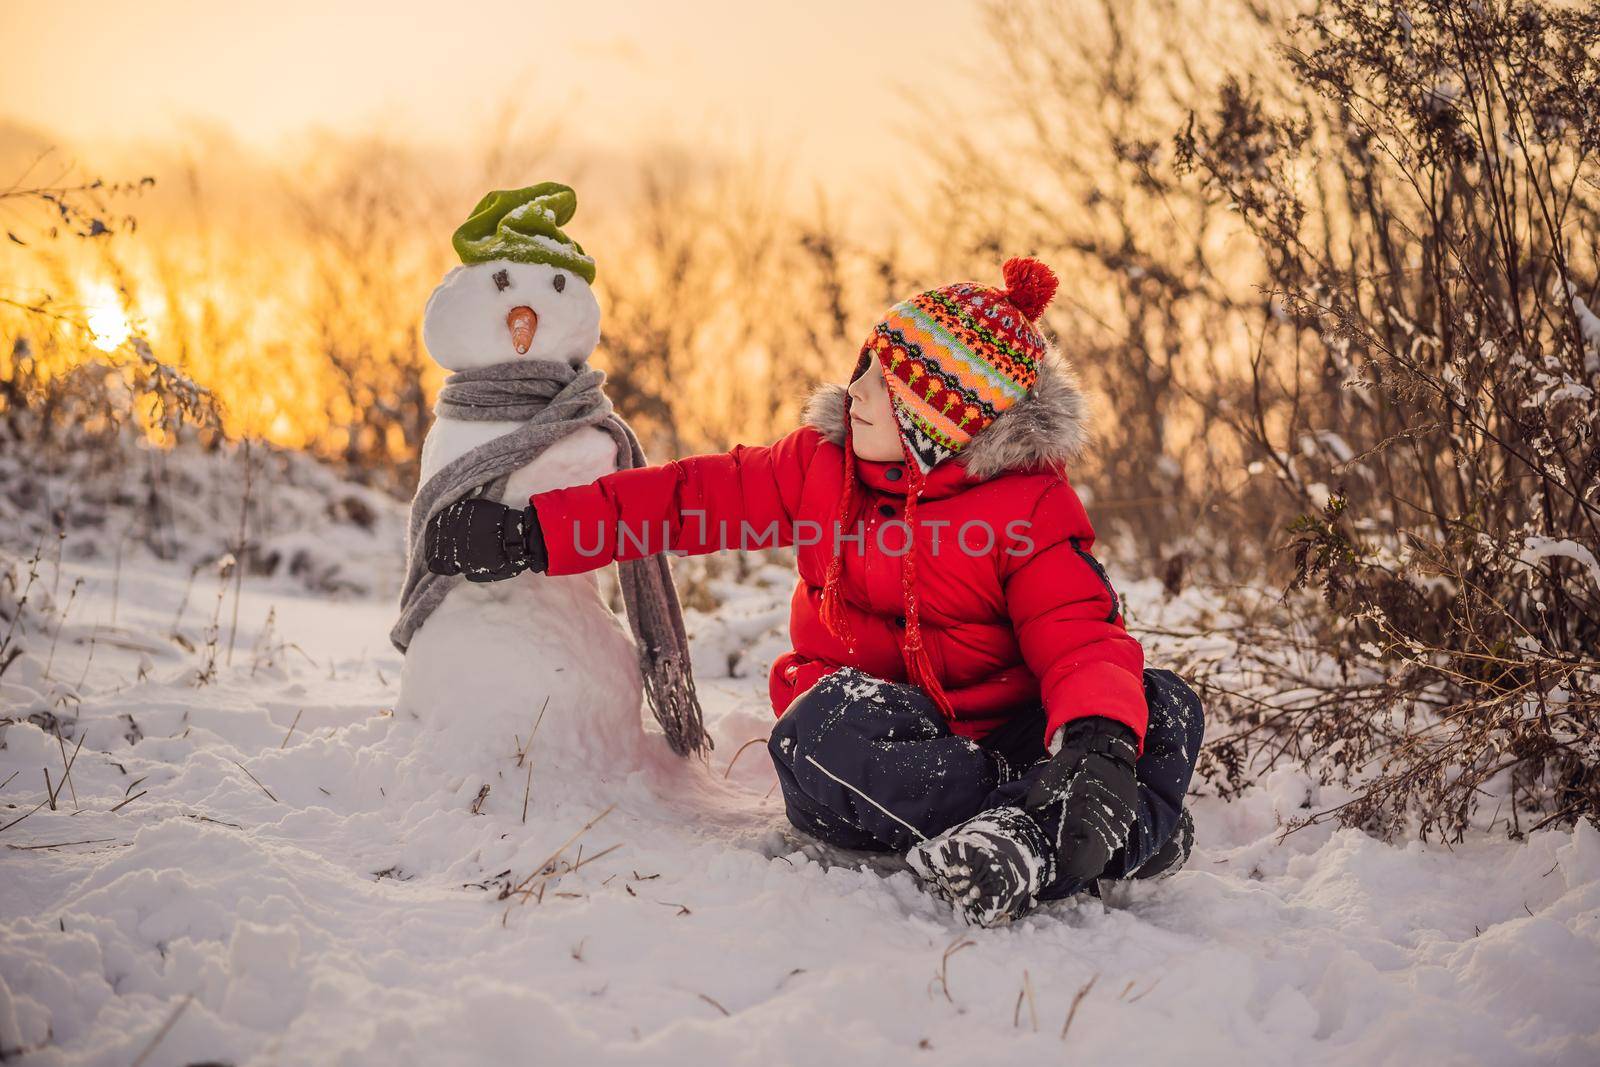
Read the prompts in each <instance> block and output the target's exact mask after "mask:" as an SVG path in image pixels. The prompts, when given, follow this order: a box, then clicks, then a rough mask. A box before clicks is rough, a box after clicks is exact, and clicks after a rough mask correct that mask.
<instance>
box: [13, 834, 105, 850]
mask: <svg viewBox="0 0 1600 1067" xmlns="http://www.w3.org/2000/svg"><path fill="white" fill-rule="evenodd" d="M115 840H116V838H114V837H91V838H87V839H85V840H83V841H52V842H50V843H49V844H45V845H7V846H6V848H9V849H11V850H12V851H13V852H37V851H38V850H40V849H44V848H66V847H67V846H68V845H103V844H105V843H106V842H108V841H115Z"/></svg>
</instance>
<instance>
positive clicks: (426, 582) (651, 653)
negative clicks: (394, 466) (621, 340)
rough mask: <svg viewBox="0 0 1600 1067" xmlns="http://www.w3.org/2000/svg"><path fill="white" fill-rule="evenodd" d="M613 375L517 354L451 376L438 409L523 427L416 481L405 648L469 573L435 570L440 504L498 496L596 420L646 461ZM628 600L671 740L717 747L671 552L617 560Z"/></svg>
mask: <svg viewBox="0 0 1600 1067" xmlns="http://www.w3.org/2000/svg"><path fill="white" fill-rule="evenodd" d="M604 381H605V375H604V374H602V373H601V372H599V371H597V370H593V369H592V368H590V367H587V366H585V367H581V368H575V367H571V366H569V365H567V364H565V363H553V362H549V361H546V360H515V361H512V362H509V363H495V364H492V365H491V366H487V367H478V368H474V369H472V370H465V371H457V372H456V373H454V374H452V375H450V377H448V378H446V379H445V383H444V388H443V389H441V390H440V392H439V399H438V402H437V403H436V404H435V405H434V408H433V411H434V415H435V416H437V417H439V418H450V419H465V420H469V421H474V422H520V423H522V425H521V426H518V427H517V428H516V429H515V430H512V431H511V432H510V433H508V434H505V435H504V436H501V437H496V438H495V439H494V440H492V441H488V442H486V443H484V444H482V445H480V446H478V447H477V448H474V449H472V450H471V451H469V452H467V453H466V454H465V455H463V456H461V457H460V458H458V459H456V460H455V461H454V462H452V463H450V464H448V465H447V466H445V467H443V468H442V469H440V470H439V471H437V472H436V473H435V474H434V475H433V477H431V478H429V479H428V480H427V481H426V482H424V483H423V484H422V485H421V486H420V487H418V489H417V496H416V499H415V500H413V501H412V503H411V520H410V524H409V526H408V528H407V534H406V581H405V586H404V588H403V589H402V590H401V593H400V619H399V621H398V622H396V623H395V625H394V629H393V630H391V631H390V632H389V640H390V641H392V642H393V643H394V647H395V648H397V649H399V650H400V651H401V652H404V651H405V650H406V648H407V646H409V645H410V644H411V637H412V635H413V634H415V633H416V632H417V628H418V627H419V626H421V625H422V624H423V622H424V621H425V620H426V619H427V618H428V616H429V615H431V614H432V613H433V610H434V609H435V608H437V607H438V606H439V604H440V602H441V601H443V600H444V597H445V594H446V593H448V592H449V591H450V589H451V588H452V587H453V586H454V584H455V583H456V582H459V581H464V579H463V578H461V577H460V576H453V577H445V576H443V575H439V574H434V573H433V572H432V571H430V570H428V563H427V560H426V559H425V558H424V557H423V552H422V545H423V533H424V531H425V530H426V529H427V525H428V520H429V519H430V518H432V517H433V515H434V514H435V513H437V512H438V511H440V510H441V509H443V508H445V507H446V506H448V505H449V504H451V503H452V502H454V501H456V500H459V499H461V498H462V497H465V496H469V495H471V494H472V493H473V492H474V491H476V490H478V489H479V488H480V487H481V488H482V491H483V495H484V496H485V497H487V498H489V499H496V498H498V497H499V495H500V494H501V493H502V492H504V490H505V485H506V481H507V479H508V478H509V477H510V475H511V474H512V473H513V472H514V471H517V470H520V469H521V468H523V467H525V466H527V465H528V464H529V463H531V462H533V461H534V460H535V459H537V458H538V457H539V456H540V455H541V454H542V453H543V452H544V450H545V449H547V448H549V447H550V446H551V445H552V444H554V443H555V442H557V441H559V440H560V439H561V438H563V437H565V436H567V435H568V434H570V433H572V432H573V431H575V430H579V429H582V428H583V427H585V426H597V427H599V428H600V429H602V430H604V431H605V432H606V433H608V434H610V435H611V437H612V439H613V440H615V441H616V443H617V466H618V468H619V469H624V470H626V469H630V468H634V467H643V466H645V465H646V461H645V456H644V449H643V448H642V447H640V445H639V439H638V438H637V437H636V436H634V433H633V430H632V429H631V428H630V427H629V426H628V424H627V423H626V422H624V421H622V418H621V417H620V416H618V415H617V414H616V413H615V412H614V411H612V409H611V401H610V399H609V398H608V397H607V396H606V395H605V393H604V392H602V391H601V388H600V386H601V384H602V383H603V382H604ZM618 571H619V578H620V585H621V587H622V600H623V603H624V604H625V605H626V607H627V610H628V623H629V625H630V626H631V627H632V629H633V637H634V641H635V643H636V644H637V645H638V648H639V669H640V673H641V674H642V675H643V677H644V691H645V695H646V697H647V698H648V699H649V701H650V709H651V711H653V712H654V713H655V717H656V721H657V722H659V723H660V724H661V728H662V729H663V730H665V731H666V734H667V744H669V745H671V746H672V751H674V752H676V753H677V754H678V755H680V756H682V755H687V754H689V753H691V752H704V751H706V750H707V749H709V748H710V747H711V738H710V737H709V736H708V735H707V734H706V731H705V726H704V725H703V723H702V719H701V713H700V701H699V697H698V696H696V694H695V689H694V673H693V670H692V668H691V667H690V664H689V638H688V636H687V634H685V632H684V628H683V610H682V608H681V607H680V606H679V604H678V591H677V589H676V588H675V587H674V586H673V584H672V569H671V567H670V566H669V565H668V563H667V558H666V556H664V555H655V556H649V557H646V558H645V559H641V560H635V561H632V562H629V563H622V564H619V565H618Z"/></svg>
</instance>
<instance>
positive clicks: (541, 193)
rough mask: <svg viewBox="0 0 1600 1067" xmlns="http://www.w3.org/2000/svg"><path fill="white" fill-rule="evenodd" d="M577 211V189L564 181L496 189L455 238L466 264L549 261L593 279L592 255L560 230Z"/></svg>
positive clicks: (481, 202)
mask: <svg viewBox="0 0 1600 1067" xmlns="http://www.w3.org/2000/svg"><path fill="white" fill-rule="evenodd" d="M577 210H578V194H577V193H575V192H573V191H572V187H571V186H569V185H562V184H561V183H560V182H540V183H539V184H538V185H530V186H528V187H527V188H526V189H496V190H495V191H494V192H492V193H490V194H488V195H487V196H485V197H484V198H483V199H482V200H479V201H478V206H477V207H475V208H473V209H472V214H471V215H470V216H468V217H467V221H466V222H463V223H462V224H461V225H460V227H458V228H457V229H456V232H455V236H454V237H452V238H451V239H450V243H451V244H453V245H454V246H455V249H456V254H457V255H459V256H460V257H461V262H463V263H486V262H488V261H490V260H494V259H509V260H511V261H512V262H513V263H548V264H550V265H551V266H552V267H563V268H565V269H567V270H570V271H571V272H572V273H574V274H576V275H578V276H579V277H581V278H582V279H583V280H584V281H586V282H589V283H590V284H593V283H594V259H593V257H591V256H587V255H584V252H583V246H582V245H580V244H579V243H578V242H576V241H574V240H573V239H572V238H570V237H568V236H567V235H566V234H564V233H562V232H561V227H562V226H565V225H566V224H567V223H568V222H571V221H572V215H573V212H575V211H577Z"/></svg>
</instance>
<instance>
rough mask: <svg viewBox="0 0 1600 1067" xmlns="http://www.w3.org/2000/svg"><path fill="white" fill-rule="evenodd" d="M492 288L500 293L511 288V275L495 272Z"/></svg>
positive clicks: (500, 271) (501, 271)
mask: <svg viewBox="0 0 1600 1067" xmlns="http://www.w3.org/2000/svg"><path fill="white" fill-rule="evenodd" d="M494 287H495V288H496V289H497V290H499V291H500V292H502V293H503V292H505V291H506V290H507V289H509V288H511V275H510V274H508V273H506V272H505V271H503V270H497V271H495V272H494Z"/></svg>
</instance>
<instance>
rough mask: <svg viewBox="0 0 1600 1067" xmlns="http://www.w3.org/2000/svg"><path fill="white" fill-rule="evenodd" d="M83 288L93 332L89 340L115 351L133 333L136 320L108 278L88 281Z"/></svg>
mask: <svg viewBox="0 0 1600 1067" xmlns="http://www.w3.org/2000/svg"><path fill="white" fill-rule="evenodd" d="M82 288H83V317H84V322H85V323H86V324H87V325H88V327H89V333H90V334H91V337H90V343H91V344H93V345H94V346H95V347H96V348H98V349H99V350H100V351H102V352H115V351H116V350H117V349H119V348H121V347H122V346H123V344H125V343H126V342H127V340H128V338H130V337H132V336H133V322H132V320H130V319H129V318H128V311H127V309H126V308H125V307H123V305H122V297H121V295H120V294H119V293H118V292H117V291H116V290H115V289H114V288H112V287H111V286H110V285H108V284H106V283H105V282H99V281H95V282H89V283H87V284H85V285H84V286H83V287H82Z"/></svg>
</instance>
